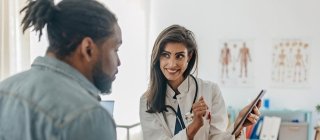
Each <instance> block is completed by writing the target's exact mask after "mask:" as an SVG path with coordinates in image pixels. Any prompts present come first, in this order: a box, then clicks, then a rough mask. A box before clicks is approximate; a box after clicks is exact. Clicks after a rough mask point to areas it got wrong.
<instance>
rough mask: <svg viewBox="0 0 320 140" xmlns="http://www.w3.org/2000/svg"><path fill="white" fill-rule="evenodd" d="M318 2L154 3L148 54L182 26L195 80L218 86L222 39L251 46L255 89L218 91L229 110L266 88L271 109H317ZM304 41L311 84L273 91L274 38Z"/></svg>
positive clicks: (217, 0)
mask: <svg viewBox="0 0 320 140" xmlns="http://www.w3.org/2000/svg"><path fill="white" fill-rule="evenodd" d="M317 5H320V1H317V0H303V1H302V0H282V1H277V0H260V1H255V0H241V1H231V0H214V1H212V0H202V1H191V0H175V1H172V0H152V1H151V5H150V6H151V7H150V12H151V13H150V19H149V20H150V37H149V38H150V39H149V43H148V44H149V51H148V53H149V55H150V52H151V48H152V44H153V42H154V40H155V38H156V36H157V35H158V34H159V32H160V31H161V30H163V29H164V28H165V27H167V26H169V25H171V24H180V25H183V26H185V27H187V28H189V29H190V30H192V31H193V32H194V33H195V34H196V38H197V41H198V45H199V54H200V61H199V75H198V76H199V77H200V78H203V79H206V80H210V81H218V73H219V72H218V71H219V69H218V66H219V64H218V60H217V59H218V57H217V56H218V54H219V48H220V47H221V45H220V41H221V39H244V40H246V39H248V40H251V41H254V44H255V46H254V49H253V52H252V54H253V56H252V57H253V58H254V59H255V62H256V63H255V65H254V70H255V72H254V74H255V75H254V77H255V80H254V82H255V84H254V87H251V88H227V87H222V88H221V89H222V94H223V96H224V98H225V101H226V103H227V104H228V105H229V106H234V107H242V106H244V105H245V104H247V103H248V102H249V101H250V100H251V99H253V98H254V97H255V96H256V95H257V94H258V91H259V90H260V89H261V88H266V89H268V92H267V97H268V98H269V99H270V108H271V109H292V110H296V109H303V110H310V111H314V110H315V105H316V104H320V100H319V99H320V86H319V83H320V72H319V71H320V61H319V59H320V56H319V55H318V54H317V53H318V52H320V47H319V46H320V28H318V26H319V25H320V18H319V17H320V9H319V8H318V6H317ZM283 38H289V39H290V38H302V39H307V40H308V41H310V44H311V48H310V49H311V52H312V53H311V58H310V60H311V71H310V75H311V76H310V85H309V86H308V87H306V88H272V87H271V86H270V85H271V54H272V50H271V49H272V45H273V43H274V42H273V41H274V40H275V39H283Z"/></svg>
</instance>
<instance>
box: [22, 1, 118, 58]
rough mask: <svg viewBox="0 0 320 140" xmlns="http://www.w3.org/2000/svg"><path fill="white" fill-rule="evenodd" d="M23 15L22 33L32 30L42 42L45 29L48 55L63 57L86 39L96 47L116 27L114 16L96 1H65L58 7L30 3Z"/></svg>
mask: <svg viewBox="0 0 320 140" xmlns="http://www.w3.org/2000/svg"><path fill="white" fill-rule="evenodd" d="M20 12H25V16H24V18H23V20H22V22H21V25H22V27H23V32H25V30H27V29H28V28H30V27H32V26H33V27H34V28H33V30H34V31H36V32H40V34H39V40H40V39H41V36H42V29H43V28H44V27H45V25H46V26H47V32H48V39H49V48H48V51H50V52H54V53H55V54H57V55H58V56H60V57H63V56H67V55H69V54H70V53H71V52H72V51H74V50H75V49H76V47H77V46H78V44H79V43H81V41H82V39H83V38H84V37H90V38H92V39H93V41H95V43H97V42H98V41H99V40H101V39H105V38H107V37H109V36H110V35H112V34H113V28H114V25H115V24H116V23H117V19H116V17H115V15H114V14H113V13H111V12H110V11H109V10H108V9H107V8H105V7H104V6H103V5H102V4H100V3H99V2H97V1H95V0H63V1H61V2H60V3H59V4H58V5H56V6H55V5H54V1H53V0H36V1H34V0H29V1H28V4H27V6H25V7H24V8H23V9H22V10H21V11H20Z"/></svg>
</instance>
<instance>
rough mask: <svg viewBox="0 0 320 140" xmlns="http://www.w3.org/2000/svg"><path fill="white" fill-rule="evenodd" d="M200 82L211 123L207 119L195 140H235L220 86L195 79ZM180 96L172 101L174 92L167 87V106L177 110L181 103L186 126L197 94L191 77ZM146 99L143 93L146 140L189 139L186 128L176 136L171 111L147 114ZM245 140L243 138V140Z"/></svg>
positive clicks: (199, 94)
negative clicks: (186, 115)
mask: <svg viewBox="0 0 320 140" xmlns="http://www.w3.org/2000/svg"><path fill="white" fill-rule="evenodd" d="M196 79H197V82H198V96H197V100H196V101H198V100H199V98H200V96H203V97H204V100H205V102H206V104H207V105H208V107H209V111H210V112H211V123H209V121H208V120H205V122H204V125H203V126H202V127H201V128H200V130H199V131H198V132H197V134H196V135H195V137H194V139H195V140H234V139H235V136H234V135H231V131H232V130H233V125H231V126H232V127H230V128H229V129H228V130H227V124H228V122H227V121H228V118H227V110H226V106H225V103H224V100H223V97H222V95H221V92H220V89H219V87H218V86H217V85H216V84H214V83H212V82H209V81H203V80H201V79H199V78H196ZM178 90H179V92H180V93H181V94H179V95H177V99H173V96H174V95H175V93H174V91H173V90H172V89H171V87H170V86H169V85H167V92H166V95H167V96H166V101H165V102H166V105H170V106H172V107H173V108H174V109H175V110H177V108H178V104H179V107H180V110H181V115H182V118H183V121H184V123H185V124H186V126H187V125H188V124H187V120H186V118H185V115H184V114H185V113H187V112H189V111H190V109H191V107H192V103H193V99H194V96H195V92H196V85H195V82H194V80H193V78H192V77H190V76H188V77H187V78H186V79H185V80H184V81H183V82H182V83H181V85H180V86H179V87H178ZM146 104H147V98H146V94H144V95H143V96H142V97H141V98H140V122H141V127H142V133H143V138H144V140H187V139H188V138H187V134H186V129H183V130H181V131H180V132H179V133H178V134H176V135H173V134H174V129H175V123H176V114H175V113H174V112H173V111H172V110H170V109H168V111H169V112H165V113H147V112H146V110H147V106H146ZM164 116H165V117H164ZM241 139H243V138H241Z"/></svg>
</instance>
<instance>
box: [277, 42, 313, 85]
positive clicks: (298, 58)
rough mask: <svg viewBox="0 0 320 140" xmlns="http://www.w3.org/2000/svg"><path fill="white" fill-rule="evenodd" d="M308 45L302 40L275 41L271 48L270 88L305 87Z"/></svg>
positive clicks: (308, 55) (307, 73) (308, 53)
mask: <svg viewBox="0 0 320 140" xmlns="http://www.w3.org/2000/svg"><path fill="white" fill-rule="evenodd" d="M309 50H310V44H309V43H308V42H306V41H304V40H302V39H282V40H278V41H275V43H274V46H273V48H272V73H271V76H272V77H271V79H272V86H274V87H305V86H307V85H308V82H309V70H310V61H309V59H310V51H309Z"/></svg>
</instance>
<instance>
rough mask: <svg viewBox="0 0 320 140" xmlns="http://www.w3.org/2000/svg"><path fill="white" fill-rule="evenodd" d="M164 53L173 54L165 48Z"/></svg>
mask: <svg viewBox="0 0 320 140" xmlns="http://www.w3.org/2000/svg"><path fill="white" fill-rule="evenodd" d="M162 53H168V54H171V52H168V51H165V50H164V51H163V52H162Z"/></svg>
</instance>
